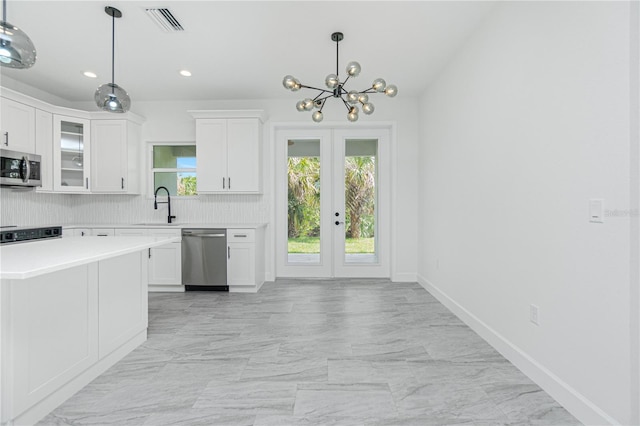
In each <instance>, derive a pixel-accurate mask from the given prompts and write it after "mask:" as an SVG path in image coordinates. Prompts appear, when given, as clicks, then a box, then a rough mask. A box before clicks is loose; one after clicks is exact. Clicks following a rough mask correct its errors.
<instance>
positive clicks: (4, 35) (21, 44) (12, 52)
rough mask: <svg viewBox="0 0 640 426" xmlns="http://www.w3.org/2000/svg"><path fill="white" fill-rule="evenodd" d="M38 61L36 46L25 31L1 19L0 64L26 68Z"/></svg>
mask: <svg viewBox="0 0 640 426" xmlns="http://www.w3.org/2000/svg"><path fill="white" fill-rule="evenodd" d="M35 63H36V48H35V46H34V45H33V42H32V41H31V39H30V38H29V36H28V35H27V34H25V32H24V31H22V30H21V29H19V28H18V27H14V26H13V25H11V24H10V23H8V22H6V21H0V65H1V66H3V67H9V68H17V69H25V68H31V67H32V66H33V64H35Z"/></svg>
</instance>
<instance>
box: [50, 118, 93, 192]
mask: <svg viewBox="0 0 640 426" xmlns="http://www.w3.org/2000/svg"><path fill="white" fill-rule="evenodd" d="M53 135H54V149H53V170H54V172H53V173H54V174H53V188H54V190H55V191H59V192H89V188H90V186H89V184H90V182H89V176H90V169H91V167H90V164H91V161H90V159H91V149H90V147H91V143H90V141H91V132H90V121H89V120H85V119H82V118H75V117H68V116H64V115H57V114H56V115H54V116H53Z"/></svg>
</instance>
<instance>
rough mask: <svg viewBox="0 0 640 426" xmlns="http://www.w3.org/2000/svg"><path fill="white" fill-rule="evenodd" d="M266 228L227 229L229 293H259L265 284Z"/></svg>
mask: <svg viewBox="0 0 640 426" xmlns="http://www.w3.org/2000/svg"><path fill="white" fill-rule="evenodd" d="M263 258H264V228H257V229H227V285H229V291H231V292H233V291H253V290H255V291H257V290H258V289H259V288H260V286H261V285H262V284H263V283H264V260H263Z"/></svg>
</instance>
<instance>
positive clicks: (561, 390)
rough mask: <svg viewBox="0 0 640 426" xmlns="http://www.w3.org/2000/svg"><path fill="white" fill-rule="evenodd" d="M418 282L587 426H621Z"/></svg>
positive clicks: (437, 291) (435, 290)
mask: <svg viewBox="0 0 640 426" xmlns="http://www.w3.org/2000/svg"><path fill="white" fill-rule="evenodd" d="M417 281H418V283H419V284H420V285H421V286H422V287H424V289H425V290H427V291H428V292H429V293H431V295H433V296H434V297H435V298H436V299H438V300H439V301H440V303H442V304H443V305H444V306H446V307H447V308H448V309H449V310H450V311H451V312H453V313H454V314H455V315H456V316H457V317H458V318H460V320H462V321H463V322H464V323H465V324H467V325H468V326H469V327H471V328H472V329H473V331H475V332H476V333H478V335H479V336H480V337H482V338H483V339H484V340H486V341H487V343H489V344H490V345H491V346H493V347H494V348H495V349H496V350H497V351H498V352H500V354H502V356H504V357H505V358H506V359H508V360H509V361H510V362H511V363H512V364H513V365H515V366H516V367H517V368H518V369H519V370H520V371H522V372H523V373H524V374H525V375H526V376H527V377H529V378H530V379H531V380H533V381H534V382H535V383H536V384H537V385H539V386H540V387H541V388H542V389H544V391H545V392H547V393H548V394H549V395H551V397H552V398H554V399H555V400H556V401H558V403H559V404H560V405H562V406H563V407H564V408H566V409H567V411H569V412H570V413H571V414H572V415H573V416H574V417H576V418H577V419H578V420H580V421H581V422H582V423H584V424H585V425H603V424H608V425H616V424H621V423H620V422H618V421H616V420H615V419H614V418H612V417H611V416H609V415H608V414H607V413H605V412H604V411H603V410H602V409H600V408H599V407H598V406H597V405H596V404H594V403H593V402H591V401H590V400H588V399H587V398H586V397H585V396H584V395H582V394H581V393H580V392H578V391H577V390H576V389H574V388H572V387H571V386H569V385H568V384H567V383H565V382H564V381H562V379H560V378H559V377H558V376H556V375H555V374H553V373H552V372H551V371H549V370H548V369H546V368H545V367H544V366H543V365H542V364H540V363H539V362H538V361H536V360H535V359H533V358H532V357H531V356H529V355H528V354H527V353H526V352H524V351H523V350H522V349H520V348H519V347H517V346H516V345H514V344H513V343H511V342H510V341H509V340H507V339H506V338H505V337H504V336H502V335H500V334H499V333H498V332H496V331H495V330H494V329H492V328H491V327H489V326H488V325H487V324H485V323H484V322H483V321H482V320H481V319H479V318H478V317H476V316H475V315H473V314H472V313H471V312H469V311H468V310H467V309H465V308H464V307H463V306H461V305H460V304H458V303H457V302H456V301H455V300H453V299H452V298H451V297H449V295H447V294H446V293H445V292H443V291H442V290H440V289H439V288H438V287H437V286H435V285H434V284H433V283H431V282H430V281H429V280H427V279H426V278H424V277H423V276H421V275H418V276H417Z"/></svg>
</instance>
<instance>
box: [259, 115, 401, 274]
mask: <svg viewBox="0 0 640 426" xmlns="http://www.w3.org/2000/svg"><path fill="white" fill-rule="evenodd" d="M314 130H316V131H318V132H319V133H318V134H324V133H323V132H327V131H328V132H329V134H330V142H331V143H333V140H334V134H335V133H343V132H344V131H346V130H349V131H356V132H359V133H360V134H361V135H364V134H366V133H367V132H369V133H370V136H371V137H376V138H377V139H378V140H379V142H381V141H382V140H383V139H384V140H386V145H387V146H386V147H385V149H384V151H386V152H384V156H386V159H384V160H383V161H384V162H385V163H386V165H385V166H386V174H387V176H386V179H385V180H386V182H387V183H386V185H387V186H388V188H387V190H388V196H387V197H386V198H387V200H386V202H385V205H384V208H383V209H382V210H381V212H380V213H381V214H384V215H386V218H387V221H386V230H381V231H382V232H384V233H386V238H385V237H383V238H382V240H383V241H382V244H380V245H379V246H378V252H379V256H383V255H384V256H385V261H383V262H381V263H382V264H383V266H382V267H381V268H378V271H377V272H374V273H364V272H363V270H362V268H358V267H357V265H348V266H347V268H348V269H350V270H351V272H350V273H349V275H348V276H352V277H374V276H375V277H384V278H392V277H393V275H394V268H395V257H394V256H395V254H394V253H395V246H396V240H395V238H393V233H394V229H395V227H396V224H395V222H394V218H395V217H396V203H395V199H396V196H395V193H394V191H392V190H391V189H392V188H393V185H394V182H396V173H397V170H396V164H395V159H396V139H397V138H396V123H395V122H376V123H370V124H369V123H342V122H334V123H331V122H328V123H321V124H315V123H309V124H308V123H286V122H283V123H272V125H271V141H272V145H271V146H272V151H271V152H272V158H271V159H272V164H273V167H272V168H271V170H273V173H272V174H271V179H272V185H271V188H272V189H273V191H274V194H273V198H272V199H273V200H274V202H273V204H272V206H271V217H272V222H271V223H273V224H274V226H273V228H272V232H271V238H272V244H273V245H272V247H273V251H272V253H273V255H272V259H271V264H272V265H274V274H273V276H274V278H278V277H282V278H284V277H289V278H312V277H313V278H316V277H323V278H324V277H333V276H334V275H335V274H334V271H333V263H334V261H333V259H330V265H329V266H328V265H326V261H327V259H323V260H321V262H322V263H323V266H325V267H330V268H331V270H330V272H329V273H328V274H327V273H326V270H325V272H324V274H322V275H314V274H313V273H310V271H308V270H304V269H303V268H302V267H300V268H298V267H297V266H296V267H294V268H293V269H294V270H292V268H286V267H285V266H287V265H286V258H285V257H284V256H283V255H282V254H283V253H286V252H287V250H286V239H285V238H282V236H281V235H282V230H283V229H284V230H286V229H287V221H286V215H282V214H280V213H281V210H280V209H281V207H280V205H281V204H282V203H284V202H285V200H286V199H285V198H283V197H286V194H287V192H286V186H285V183H286V180H284V179H281V178H282V177H283V176H282V173H283V172H282V170H283V165H284V164H285V163H284V159H286V156H287V150H286V147H285V146H284V145H283V144H280V143H279V141H280V140H281V138H282V137H283V136H282V135H283V134H285V136H284V137H287V138H289V139H291V138H296V137H298V136H299V138H300V139H304V138H310V137H313V136H311V135H312V134H313V133H310V132H312V131H314ZM385 132H386V133H385ZM381 134H384V138H381V137H380V135H381ZM378 152H379V157H381V155H380V149H379V151H378ZM332 162H333V159H332ZM333 202H334V201H333V200H331V206H325V210H327V211H328V214H329V215H331V214H332V212H331V208H332V205H333ZM325 204H327V203H325ZM327 211H323V212H321V214H327ZM381 231H379V232H381ZM285 232H286V231H285ZM324 243H325V244H333V238H331V241H327V242H324ZM331 249H333V247H331ZM323 251H324V250H323ZM332 251H333V250H332ZM369 267H370V268H371V265H369ZM358 269H360V271H359V272H356V271H357V270H358Z"/></svg>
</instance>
